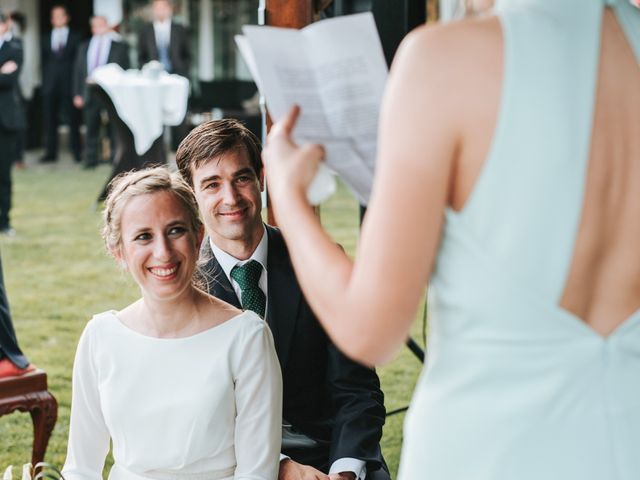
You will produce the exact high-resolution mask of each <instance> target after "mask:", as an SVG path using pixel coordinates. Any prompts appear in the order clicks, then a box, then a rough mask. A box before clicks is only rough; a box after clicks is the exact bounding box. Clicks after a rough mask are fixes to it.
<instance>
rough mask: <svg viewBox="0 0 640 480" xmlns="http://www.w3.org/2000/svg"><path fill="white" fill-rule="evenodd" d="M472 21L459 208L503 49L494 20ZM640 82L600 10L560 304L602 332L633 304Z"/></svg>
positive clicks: (484, 150)
mask: <svg viewBox="0 0 640 480" xmlns="http://www.w3.org/2000/svg"><path fill="white" fill-rule="evenodd" d="M476 23H477V24H476V25H473V23H472V24H471V25H466V26H465V27H464V28H465V29H466V30H467V33H468V34H469V35H470V37H471V36H472V37H473V38H474V39H475V40H476V41H477V39H478V38H480V39H484V41H481V42H480V43H479V44H478V45H476V46H475V47H473V48H475V49H476V50H477V52H476V53H477V54H476V55H468V56H467V58H468V62H469V63H470V64H471V65H467V67H470V68H472V69H473V70H475V71H476V72H477V75H476V76H475V77H474V81H473V82H472V85H473V86H470V87H465V86H464V85H462V84H461V85H460V89H461V92H462V94H461V98H463V99H464V101H465V103H466V104H467V109H465V112H466V113H467V114H465V115H464V116H462V118H461V119H460V130H461V131H462V134H461V136H462V140H461V142H460V143H461V145H462V147H461V148H460V149H459V151H458V156H457V158H456V160H455V162H454V165H453V174H452V182H451V188H450V191H449V205H450V206H451V207H452V208H453V209H454V210H456V211H461V210H463V208H464V206H465V204H466V201H467V200H468V198H469V197H470V195H471V194H472V191H473V189H474V187H475V183H476V181H477V179H478V177H479V175H480V173H481V171H482V168H483V166H484V162H485V159H486V157H487V155H488V154H489V151H490V148H491V142H492V138H493V135H494V130H495V128H496V123H497V116H498V110H499V103H500V93H501V90H500V87H501V78H502V63H501V62H502V58H501V57H498V56H496V55H494V54H493V53H491V52H495V49H496V48H502V38H501V36H500V33H499V31H500V25H499V22H498V20H497V19H495V18H491V19H485V20H479V21H477V22H476ZM483 52H485V53H483ZM639 85H640V68H639V66H638V61H637V60H636V58H635V56H634V53H633V51H632V49H631V47H630V45H629V43H628V41H627V39H626V38H625V36H624V33H623V31H622V30H621V28H620V25H619V24H618V22H617V20H616V18H615V15H614V14H613V13H612V12H611V11H610V10H609V9H606V11H605V15H604V16H603V22H602V40H601V52H600V61H599V70H598V81H597V90H596V101H595V102H596V103H595V114H594V118H593V128H592V142H591V147H590V158H589V168H588V176H587V181H586V188H585V194H584V200H583V202H584V206H583V210H582V217H581V222H580V227H579V230H578V233H577V237H576V243H575V249H574V252H573V255H574V256H573V260H572V263H571V267H570V269H569V274H568V277H567V281H566V284H565V288H564V292H563V295H562V298H561V300H560V303H559V306H560V307H561V308H563V309H566V310H568V311H570V312H571V313H573V314H574V315H576V316H577V317H579V318H580V319H582V320H583V321H584V322H585V323H586V324H587V325H589V326H590V327H592V328H593V329H594V330H595V331H596V332H598V333H599V334H601V335H604V336H606V335H608V334H609V333H611V332H612V331H613V330H614V329H615V328H616V327H617V326H619V325H620V324H621V323H623V322H624V321H625V320H626V319H627V318H628V317H629V316H630V315H631V314H633V313H634V312H635V311H636V310H638V309H639V308H640V248H638V238H640V135H639V134H638V132H640V88H639ZM464 90H467V92H466V93H465V92H464ZM471 102H473V103H471ZM470 103H471V104H470Z"/></svg>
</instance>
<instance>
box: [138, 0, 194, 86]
mask: <svg viewBox="0 0 640 480" xmlns="http://www.w3.org/2000/svg"><path fill="white" fill-rule="evenodd" d="M151 9H152V13H153V22H152V23H147V24H145V25H144V26H143V27H142V29H141V30H140V35H139V39H138V62H139V64H140V67H142V66H143V65H144V64H145V63H147V62H150V61H151V60H157V61H159V62H160V63H162V66H163V67H164V69H165V70H166V71H167V72H169V73H176V74H178V75H182V76H183V77H187V78H188V77H189V69H190V68H191V49H190V48H189V35H188V33H187V30H186V28H184V27H183V26H182V25H180V24H179V23H176V22H174V21H173V5H172V3H171V1H170V0H153V2H152V4H151Z"/></svg>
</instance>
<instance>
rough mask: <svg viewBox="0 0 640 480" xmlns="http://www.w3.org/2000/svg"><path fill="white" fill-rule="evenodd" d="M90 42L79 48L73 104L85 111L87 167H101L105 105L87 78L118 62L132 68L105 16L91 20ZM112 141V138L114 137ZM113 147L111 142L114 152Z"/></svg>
mask: <svg viewBox="0 0 640 480" xmlns="http://www.w3.org/2000/svg"><path fill="white" fill-rule="evenodd" d="M91 33H92V36H91V39H89V40H88V41H86V42H85V43H83V44H82V45H81V46H80V47H79V48H78V54H77V55H76V60H75V65H74V68H73V84H72V93H73V104H74V106H75V107H76V108H82V109H83V117H84V123H85V125H86V127H87V133H86V138H85V147H84V167H85V168H94V167H95V166H96V165H97V164H98V135H99V133H100V113H101V112H102V110H104V108H105V105H104V102H103V101H102V99H101V98H100V96H99V95H98V94H97V93H96V87H93V88H92V87H91V86H90V85H89V84H88V83H87V79H88V78H89V77H90V76H91V73H92V72H93V70H95V69H96V68H97V67H100V66H102V65H106V64H107V63H117V64H118V65H120V66H121V67H122V68H124V69H127V68H129V45H128V44H127V43H126V42H124V41H123V40H122V37H120V35H118V34H117V33H115V32H114V31H113V30H111V28H110V27H109V24H108V22H107V19H106V18H105V17H102V16H95V17H92V18H91ZM111 137H112V138H113V136H111ZM113 150H114V145H113V141H112V142H111V151H112V152H113Z"/></svg>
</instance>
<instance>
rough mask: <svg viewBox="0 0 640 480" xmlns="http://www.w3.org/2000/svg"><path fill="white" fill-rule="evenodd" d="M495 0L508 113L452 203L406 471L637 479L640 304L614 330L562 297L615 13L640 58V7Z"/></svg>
mask: <svg viewBox="0 0 640 480" xmlns="http://www.w3.org/2000/svg"><path fill="white" fill-rule="evenodd" d="M497 3H498V4H497V9H496V10H497V15H498V17H499V19H500V22H501V25H502V29H503V32H504V48H505V50H504V51H505V70H504V72H505V73H504V79H503V91H502V99H501V106H500V110H499V116H498V123H497V126H496V130H495V133H494V138H493V143H492V146H491V149H490V152H489V155H488V157H487V159H486V163H485V165H484V167H483V170H482V173H481V174H480V177H479V179H478V181H477V183H476V186H475V187H474V190H473V192H472V195H471V197H470V198H469V200H468V202H467V204H466V205H465V207H464V209H463V210H462V211H461V212H457V213H456V212H454V211H452V210H448V211H447V212H446V214H445V217H446V219H445V225H444V231H443V237H442V241H441V246H440V250H439V252H438V257H437V262H436V266H435V270H434V274H433V277H432V282H431V284H430V293H429V306H430V330H429V345H428V361H427V365H426V367H425V369H424V371H423V372H422V375H421V377H420V380H419V381H418V385H417V386H416V391H415V394H414V398H413V402H412V406H411V408H410V411H409V413H408V415H407V418H406V421H405V436H404V445H403V453H402V459H401V465H400V473H399V478H401V479H402V480H416V479H425V480H556V479H557V480H638V479H640V311H637V312H635V314H633V315H631V316H630V317H629V318H628V319H626V321H625V322H624V323H623V324H622V325H620V327H619V328H618V329H617V330H615V331H614V332H613V333H612V334H611V335H610V336H609V337H607V338H604V337H602V336H600V335H598V334H597V333H596V332H595V331H594V330H592V329H591V328H590V327H589V326H587V325H586V324H585V323H584V322H583V321H581V320H580V319H579V318H577V317H576V316H575V315H573V314H571V313H570V312H568V311H566V310H564V309H562V308H560V307H559V306H558V303H559V301H560V298H561V296H562V292H563V288H564V286H565V282H566V278H567V275H568V271H569V268H570V263H571V260H572V257H573V249H574V243H575V239H576V234H577V231H578V227H579V222H580V217H581V209H582V202H583V195H584V189H585V180H586V175H587V167H588V159H589V148H590V138H591V127H592V124H593V117H594V102H595V92H596V82H597V72H598V60H599V44H600V34H601V22H602V15H603V12H604V8H605V7H606V6H607V5H608V6H609V7H611V8H612V9H613V10H614V12H615V14H616V16H617V19H618V22H619V24H620V25H621V27H622V29H623V31H624V34H625V36H626V38H627V41H628V42H629V44H630V45H631V47H632V49H633V50H634V53H635V56H636V59H639V61H640V10H638V9H637V8H635V7H633V6H632V5H631V4H630V3H629V2H628V0H617V1H615V0H613V1H603V0H506V1H502V2H500V1H498V2H497ZM638 88H640V85H638ZM638 134H639V135H640V131H639V132H638Z"/></svg>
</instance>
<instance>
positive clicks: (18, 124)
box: [0, 38, 25, 131]
mask: <svg viewBox="0 0 640 480" xmlns="http://www.w3.org/2000/svg"><path fill="white" fill-rule="evenodd" d="M22 55H23V51H22V42H21V41H20V40H18V39H15V38H14V39H11V40H7V41H4V42H3V43H2V47H0V66H2V65H4V64H5V63H6V62H8V61H10V60H13V61H14V62H16V63H17V64H18V69H17V70H16V71H15V72H13V73H10V74H0V128H3V129H4V130H10V131H16V130H20V129H21V128H23V127H24V123H25V122H24V112H23V110H22V102H21V100H20V90H19V86H18V75H19V74H20V68H21V67H22Z"/></svg>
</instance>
